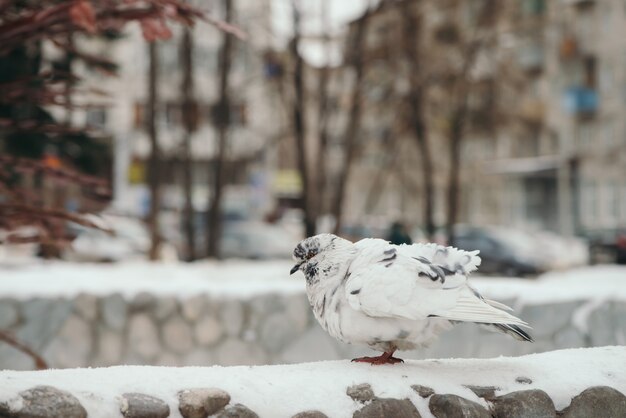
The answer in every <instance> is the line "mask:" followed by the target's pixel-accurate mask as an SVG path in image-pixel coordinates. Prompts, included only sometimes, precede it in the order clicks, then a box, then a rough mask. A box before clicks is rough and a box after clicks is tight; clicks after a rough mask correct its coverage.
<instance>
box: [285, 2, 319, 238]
mask: <svg viewBox="0 0 626 418" xmlns="http://www.w3.org/2000/svg"><path fill="white" fill-rule="evenodd" d="M292 1H293V2H292V16H293V39H292V40H291V45H290V51H291V57H292V60H293V64H294V68H293V91H294V99H293V108H292V118H293V123H292V125H293V135H294V139H295V142H296V153H297V161H298V171H299V173H300V178H301V180H302V195H301V196H302V197H301V201H302V209H303V211H304V219H303V222H304V230H305V234H306V236H311V235H315V231H316V216H315V213H314V210H315V209H314V207H313V202H314V200H313V198H314V196H313V194H312V188H311V182H310V179H309V168H308V161H307V150H306V123H305V103H306V89H305V85H304V60H303V59H302V56H301V55H300V51H299V47H300V37H301V27H300V26H301V12H300V5H299V4H298V1H297V0H292Z"/></svg>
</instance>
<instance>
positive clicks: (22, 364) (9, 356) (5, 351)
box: [0, 344, 35, 370]
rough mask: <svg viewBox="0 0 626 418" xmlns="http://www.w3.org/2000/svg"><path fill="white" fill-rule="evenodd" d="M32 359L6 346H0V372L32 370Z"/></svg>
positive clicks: (33, 364) (33, 365) (33, 363)
mask: <svg viewBox="0 0 626 418" xmlns="http://www.w3.org/2000/svg"><path fill="white" fill-rule="evenodd" d="M34 368H35V362H34V361H33V359H32V358H31V357H30V356H28V355H26V354H24V353H23V352H21V351H20V350H18V349H17V348H14V347H11V346H10V345H8V344H0V370H33V369H34Z"/></svg>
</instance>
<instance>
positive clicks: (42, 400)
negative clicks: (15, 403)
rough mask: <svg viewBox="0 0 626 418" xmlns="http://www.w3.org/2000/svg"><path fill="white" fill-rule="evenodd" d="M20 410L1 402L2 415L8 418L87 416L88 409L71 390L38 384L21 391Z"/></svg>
mask: <svg viewBox="0 0 626 418" xmlns="http://www.w3.org/2000/svg"><path fill="white" fill-rule="evenodd" d="M20 396H21V398H22V402H21V407H20V409H19V410H12V409H11V408H10V407H9V406H8V405H3V404H2V403H0V416H1V417H7V418H44V417H46V418H47V417H63V418H86V417H87V411H85V408H83V406H82V405H81V404H80V402H79V401H78V399H76V397H75V396H74V395H72V394H70V393H69V392H66V391H63V390H59V389H56V388H54V387H52V386H36V387H34V388H32V389H28V390H25V391H23V392H20Z"/></svg>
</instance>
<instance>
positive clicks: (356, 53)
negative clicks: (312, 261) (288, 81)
mask: <svg viewBox="0 0 626 418" xmlns="http://www.w3.org/2000/svg"><path fill="white" fill-rule="evenodd" d="M367 20H368V13H365V14H364V15H363V16H362V17H361V18H360V19H359V20H358V22H357V23H356V25H357V26H356V31H355V33H354V38H353V40H352V45H351V46H350V52H351V54H350V59H349V60H350V67H351V69H352V70H353V71H354V85H353V86H352V92H351V100H350V110H349V116H348V124H347V126H346V132H345V134H344V145H343V146H344V158H343V164H342V167H341V171H340V172H339V175H338V178H337V192H336V195H335V199H334V204H333V215H334V217H335V231H334V232H335V234H339V233H340V232H341V227H342V222H343V206H344V200H345V197H346V192H347V185H348V180H349V177H350V170H351V169H352V164H353V162H354V158H355V153H356V149H357V137H358V133H359V126H360V124H361V105H362V95H363V92H362V90H363V74H364V71H365V68H364V55H365V51H364V45H363V44H364V38H365V33H366V30H367Z"/></svg>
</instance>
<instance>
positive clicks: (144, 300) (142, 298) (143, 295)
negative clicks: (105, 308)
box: [129, 292, 156, 312]
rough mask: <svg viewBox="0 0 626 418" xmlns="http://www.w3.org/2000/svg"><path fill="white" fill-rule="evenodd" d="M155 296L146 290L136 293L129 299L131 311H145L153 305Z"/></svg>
mask: <svg viewBox="0 0 626 418" xmlns="http://www.w3.org/2000/svg"><path fill="white" fill-rule="evenodd" d="M155 303H156V298H155V297H154V295H152V294H151V293H148V292H139V293H137V294H136V295H135V296H134V297H133V298H132V300H131V301H130V304H129V308H130V310H131V311H132V312H141V311H147V310H150V309H152V308H153V307H154V305H155Z"/></svg>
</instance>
